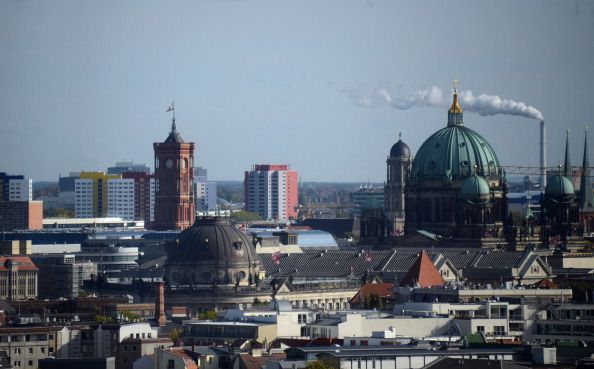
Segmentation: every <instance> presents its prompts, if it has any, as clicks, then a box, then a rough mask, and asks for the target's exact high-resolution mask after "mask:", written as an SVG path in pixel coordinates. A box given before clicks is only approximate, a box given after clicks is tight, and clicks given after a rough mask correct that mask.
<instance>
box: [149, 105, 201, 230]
mask: <svg viewBox="0 0 594 369" xmlns="http://www.w3.org/2000/svg"><path fill="white" fill-rule="evenodd" d="M153 148H154V150H155V174H154V176H155V221H154V223H153V224H152V228H153V229H157V230H169V229H178V230H182V229H185V228H188V227H190V226H191V225H192V224H193V223H194V218H195V217H196V211H195V204H194V193H193V191H192V187H193V184H194V143H193V142H184V140H183V139H182V137H181V135H180V134H179V132H177V129H176V126H175V116H174V117H173V120H172V123H171V132H169V136H167V138H166V139H165V141H164V142H155V143H154V144H153Z"/></svg>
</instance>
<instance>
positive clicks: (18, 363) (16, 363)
mask: <svg viewBox="0 0 594 369" xmlns="http://www.w3.org/2000/svg"><path fill="white" fill-rule="evenodd" d="M13 366H14V367H17V368H19V367H20V366H21V362H20V361H19V360H17V361H15V362H14V364H13Z"/></svg>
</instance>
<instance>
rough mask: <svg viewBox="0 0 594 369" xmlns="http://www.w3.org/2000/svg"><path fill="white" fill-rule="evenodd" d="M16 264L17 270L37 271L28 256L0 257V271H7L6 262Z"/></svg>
mask: <svg viewBox="0 0 594 369" xmlns="http://www.w3.org/2000/svg"><path fill="white" fill-rule="evenodd" d="M9 261H12V262H14V263H17V266H18V270H39V269H38V268H37V267H36V266H35V264H34V263H33V261H32V260H31V258H30V257H28V256H2V257H0V271H1V272H6V271H8V262H9Z"/></svg>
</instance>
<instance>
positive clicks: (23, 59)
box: [0, 0, 594, 181]
mask: <svg viewBox="0 0 594 369" xmlns="http://www.w3.org/2000/svg"><path fill="white" fill-rule="evenodd" d="M455 78H456V79H459V80H460V85H459V88H460V89H461V90H462V91H467V90H471V91H472V92H473V94H474V95H478V94H483V93H484V94H489V95H498V96H500V97H501V98H504V99H512V100H515V101H517V102H524V103H526V104H528V105H531V106H533V107H535V108H536V109H539V110H540V111H541V112H542V113H543V114H544V117H545V121H546V122H547V127H548V143H549V147H548V158H549V164H550V165H556V164H558V163H560V162H562V160H563V158H562V151H563V147H564V132H565V130H566V129H570V139H571V143H572V145H573V148H572V153H571V154H572V164H574V165H575V164H579V163H581V156H582V150H583V129H584V126H585V125H587V124H590V125H591V126H593V130H594V93H593V92H592V91H593V89H594V2H592V1H583V2H580V1H578V2H574V1H561V0H559V1H542V0H538V1H536V0H534V1H517V0H512V1H489V2H486V1H480V2H479V1H475V0H472V1H443V0H436V1H406V2H404V1H403V2H400V1H392V0H367V1H364V0H361V1H355V0H352V1H351V0H335V1H330V0H312V1H304V0H299V1H297V0H295V1H283V0H270V1H257V0H235V1H233V0H204V1H147V0H138V1H79V0H73V1H56V0H52V1H32V0H20V1H16V0H15V1H10V0H0V171H6V172H9V173H12V174H25V175H26V176H29V177H32V178H33V179H34V180H57V178H58V174H59V173H61V174H62V175H65V174H67V173H68V172H69V171H80V170H87V171H90V170H106V168H107V167H108V166H110V165H113V164H114V163H115V162H116V161H134V162H139V163H146V164H148V165H149V166H151V167H152V161H153V148H152V143H153V142H156V141H163V140H164V139H165V138H166V137H167V134H168V131H169V128H170V123H171V121H170V119H171V116H170V113H166V112H165V109H166V108H167V106H168V105H169V103H170V102H171V101H172V100H175V102H176V117H177V127H178V130H179V131H180V132H181V134H182V136H183V138H184V139H185V140H186V141H193V142H195V143H196V147H197V150H196V163H197V164H198V165H201V166H203V167H206V168H207V169H208V171H209V178H210V179H214V180H241V179H242V178H243V171H244V170H246V169H249V168H250V166H251V165H252V164H255V163H268V162H271V163H289V164H290V165H291V167H292V168H293V169H296V170H298V171H299V172H300V175H301V178H302V180H304V181H366V180H367V179H370V180H372V181H383V180H385V173H386V163H385V161H386V156H387V155H388V152H389V150H390V147H391V145H392V144H393V143H394V142H395V141H396V140H397V137H398V132H400V131H401V132H402V138H403V140H404V141H405V142H407V143H408V144H409V146H410V147H411V150H412V151H413V154H414V153H416V151H417V150H418V148H419V146H420V145H421V143H422V142H423V141H424V139H426V138H427V137H428V136H429V135H430V134H431V133H433V132H434V131H436V130H438V129H440V128H442V127H443V126H444V125H445V124H446V119H447V114H446V110H445V109H444V108H442V107H430V106H413V107H411V108H410V109H407V110H400V109H396V108H393V107H391V106H390V105H389V104H387V103H385V102H386V101H383V100H381V99H380V100H381V101H379V102H378V101H377V95H378V91H381V92H382V93H387V94H389V96H391V97H393V98H394V99H397V98H404V99H406V98H407V96H410V94H412V93H414V92H415V91H417V90H423V89H428V88H431V87H432V86H436V87H439V88H440V89H441V90H443V94H444V95H445V99H447V100H449V98H450V97H449V93H450V90H451V85H452V80H453V79H455ZM381 96H384V95H381ZM381 96H380V97H381ZM374 99H375V100H374ZM463 108H464V106H463ZM464 118H465V119H464V121H465V124H466V126H468V127H470V128H472V129H474V130H476V131H478V132H479V133H481V134H482V135H483V136H485V137H486V138H487V139H488V140H489V142H490V143H491V144H492V146H493V147H494V148H495V150H496V152H497V154H498V156H499V159H500V161H501V162H502V164H503V165H528V166H537V165H538V152H539V150H538V122H537V121H536V120H533V119H528V118H524V117H519V116H506V115H495V116H481V115H478V114H476V113H472V112H466V113H465V116H464ZM592 136H594V132H592V133H591V134H590V138H592ZM590 147H594V143H593V142H592V139H591V140H590ZM590 161H591V162H592V161H594V155H591V157H590Z"/></svg>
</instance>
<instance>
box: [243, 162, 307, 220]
mask: <svg viewBox="0 0 594 369" xmlns="http://www.w3.org/2000/svg"><path fill="white" fill-rule="evenodd" d="M297 181H298V173H297V171H296V170H292V169H289V166H288V165H284V164H256V165H254V166H253V167H252V170H250V171H246V172H245V177H244V182H243V186H244V195H245V210H247V211H251V212H254V213H258V214H260V216H261V217H262V218H264V219H267V220H289V219H295V218H297V205H298V184H297Z"/></svg>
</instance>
